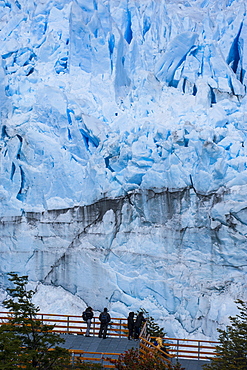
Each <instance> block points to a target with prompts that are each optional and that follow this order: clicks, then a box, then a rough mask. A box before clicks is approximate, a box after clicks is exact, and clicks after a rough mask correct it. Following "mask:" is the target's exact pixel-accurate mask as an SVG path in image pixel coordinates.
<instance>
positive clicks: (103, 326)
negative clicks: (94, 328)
mask: <svg viewBox="0 0 247 370" xmlns="http://www.w3.org/2000/svg"><path fill="white" fill-rule="evenodd" d="M99 321H100V329H99V338H102V336H103V339H105V338H106V334H107V327H108V324H109V322H110V321H111V316H110V315H109V313H108V312H107V308H106V307H105V308H104V311H103V312H101V314H100V315H99Z"/></svg>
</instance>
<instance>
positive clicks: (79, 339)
mask: <svg viewBox="0 0 247 370" xmlns="http://www.w3.org/2000/svg"><path fill="white" fill-rule="evenodd" d="M61 337H62V338H64V339H65V343H64V344H63V345H62V346H63V347H65V348H67V349H74V350H78V349H79V350H83V351H87V352H98V353H102V352H112V353H119V354H120V353H123V352H125V351H127V350H128V349H131V348H139V342H137V341H134V340H128V339H127V338H112V337H108V338H106V339H102V338H98V337H93V336H91V337H85V336H84V335H73V334H61ZM173 362H174V363H176V360H175V359H174V360H173ZM179 362H180V363H181V365H182V366H183V367H184V368H185V369H186V370H203V367H202V365H204V364H206V363H208V361H201V360H200V361H198V360H183V359H179Z"/></svg>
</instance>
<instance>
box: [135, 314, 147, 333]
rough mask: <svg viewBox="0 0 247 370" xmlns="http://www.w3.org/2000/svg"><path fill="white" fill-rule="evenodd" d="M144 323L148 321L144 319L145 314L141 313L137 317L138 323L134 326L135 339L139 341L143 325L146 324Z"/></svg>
mask: <svg viewBox="0 0 247 370" xmlns="http://www.w3.org/2000/svg"><path fill="white" fill-rule="evenodd" d="M144 322H146V319H144V317H143V312H142V311H141V312H139V313H138V315H137V316H136V321H135V325H134V330H135V339H139V335H140V332H141V327H142V323H144Z"/></svg>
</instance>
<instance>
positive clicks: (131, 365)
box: [111, 348, 185, 370]
mask: <svg viewBox="0 0 247 370" xmlns="http://www.w3.org/2000/svg"><path fill="white" fill-rule="evenodd" d="M111 362H112V363H114V365H115V368H116V369H118V370H133V369H134V370H150V369H152V370H167V369H168V370H185V369H184V368H182V367H181V365H180V364H179V363H178V362H177V363H176V364H175V365H173V364H168V363H167V362H166V361H164V360H162V359H161V358H160V356H159V355H158V354H157V353H155V352H151V351H150V352H148V353H146V354H145V355H141V354H140V352H139V351H138V349H133V348H132V349H130V350H129V351H126V352H124V353H123V354H121V355H120V356H119V357H118V359H117V360H112V361H111Z"/></svg>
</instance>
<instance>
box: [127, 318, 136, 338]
mask: <svg viewBox="0 0 247 370" xmlns="http://www.w3.org/2000/svg"><path fill="white" fill-rule="evenodd" d="M134 314H135V313H134V312H130V313H129V316H128V329H129V334H128V339H129V340H130V339H132V338H133V332H134V325H135V322H134Z"/></svg>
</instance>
